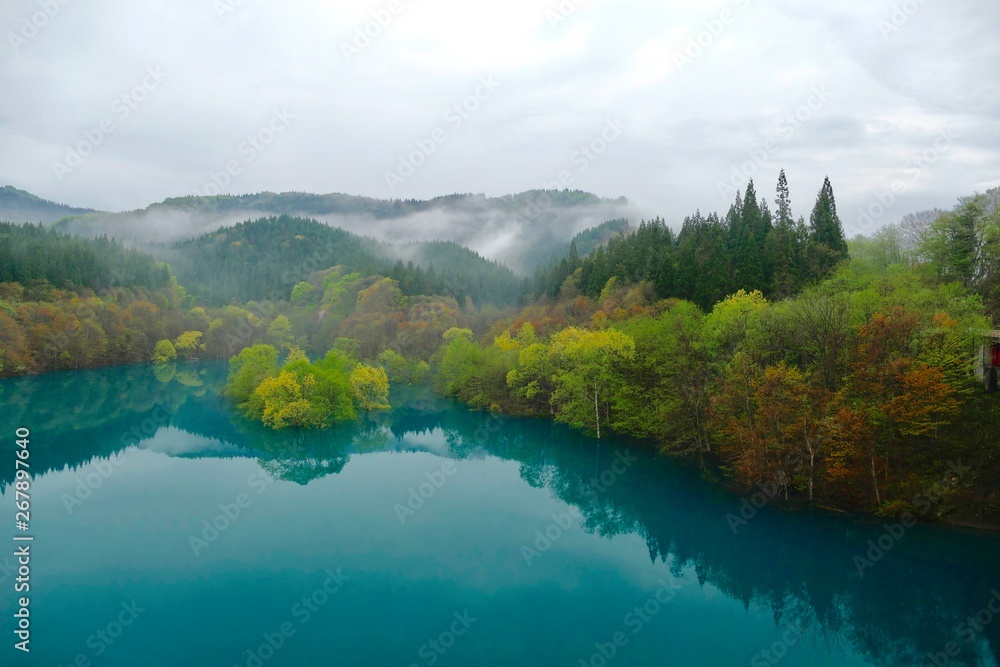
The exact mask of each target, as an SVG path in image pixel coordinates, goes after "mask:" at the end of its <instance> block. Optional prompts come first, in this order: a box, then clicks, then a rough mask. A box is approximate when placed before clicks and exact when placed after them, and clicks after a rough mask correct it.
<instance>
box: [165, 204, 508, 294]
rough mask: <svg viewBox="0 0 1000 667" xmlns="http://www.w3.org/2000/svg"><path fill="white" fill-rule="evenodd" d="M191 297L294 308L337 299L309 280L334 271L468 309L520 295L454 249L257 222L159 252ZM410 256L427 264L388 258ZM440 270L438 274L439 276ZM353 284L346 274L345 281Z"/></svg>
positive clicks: (299, 221)
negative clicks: (285, 301) (386, 281)
mask: <svg viewBox="0 0 1000 667" xmlns="http://www.w3.org/2000/svg"><path fill="white" fill-rule="evenodd" d="M158 252H159V254H160V255H162V256H163V257H164V258H165V259H167V260H168V261H169V262H170V264H171V266H172V267H173V269H174V271H175V272H176V274H177V276H178V277H179V278H180V280H181V282H183V283H184V284H185V285H186V286H187V287H188V288H189V289H190V290H191V292H192V293H193V294H195V295H197V296H198V298H199V299H200V300H201V301H202V302H203V303H206V304H211V305H223V304H226V303H230V302H231V301H232V300H233V299H235V300H237V301H239V302H246V301H250V300H258V299H277V298H280V297H284V295H286V294H290V299H291V301H292V303H293V304H295V305H297V306H306V305H309V304H311V303H312V302H313V300H314V299H316V298H323V299H326V300H331V299H335V298H336V297H337V290H336V289H334V290H333V292H332V293H331V292H330V288H331V287H333V285H326V284H323V285H321V284H319V283H317V284H313V283H312V282H310V280H309V277H310V276H311V275H312V274H314V273H316V272H319V271H325V270H328V269H330V268H332V267H342V268H344V269H345V270H347V271H350V272H355V273H357V274H358V276H373V275H383V276H388V277H391V278H392V279H393V280H395V281H396V282H397V284H398V286H399V287H400V288H401V289H402V293H403V294H404V295H406V296H413V295H431V294H439V295H444V296H451V297H453V298H455V299H456V300H458V301H459V302H460V303H462V304H463V305H464V302H465V297H466V296H468V297H470V298H471V299H472V301H473V303H475V304H483V303H493V304H496V305H505V304H508V303H513V302H515V301H516V300H517V299H518V298H519V297H520V296H521V294H522V285H521V281H520V279H518V278H517V277H516V276H515V275H514V274H513V273H512V272H511V271H510V270H509V269H508V268H506V267H505V266H502V265H500V264H498V263H496V262H492V261H489V260H487V259H484V258H483V257H481V256H479V255H478V254H476V253H474V252H472V251H471V250H468V249H467V248H463V247H461V246H458V245H456V244H453V243H442V242H434V243H425V244H418V245H412V246H410V247H402V248H396V247H394V246H389V245H385V244H380V243H378V242H376V241H374V240H373V239H370V238H365V237H361V236H357V235H355V234H352V233H350V232H347V231H345V230H343V229H339V228H336V227H330V226H329V225H325V224H323V223H320V222H317V221H316V220H309V219H304V218H297V217H289V216H286V215H282V216H279V217H271V218H260V219H257V220H251V221H247V222H241V223H239V224H237V225H234V226H232V227H226V228H224V229H220V230H218V231H215V232H212V233H210V234H206V235H204V236H201V237H199V238H196V239H192V240H189V241H184V242H181V243H178V244H176V245H174V246H172V247H171V248H168V249H161V250H159V251H158ZM395 252H406V253H408V254H416V255H418V256H422V257H425V258H426V260H425V261H426V263H427V267H426V268H425V267H424V266H421V264H420V262H419V261H418V262H410V263H408V264H405V265H404V264H403V263H402V262H401V261H398V262H396V263H395V264H393V262H392V261H391V260H389V259H387V257H389V256H391V255H392V254H393V253H395ZM435 267H437V269H436V270H435ZM348 278H353V276H352V275H351V274H350V273H349V274H348V276H345V279H348Z"/></svg>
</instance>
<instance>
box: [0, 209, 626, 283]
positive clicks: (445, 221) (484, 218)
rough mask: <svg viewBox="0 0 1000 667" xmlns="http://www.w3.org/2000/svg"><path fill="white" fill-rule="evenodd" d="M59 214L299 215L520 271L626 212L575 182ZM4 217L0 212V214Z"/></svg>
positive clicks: (134, 226) (129, 232)
mask: <svg viewBox="0 0 1000 667" xmlns="http://www.w3.org/2000/svg"><path fill="white" fill-rule="evenodd" d="M74 213H79V212H73V213H70V212H67V213H66V214H65V215H66V216H67V217H65V218H64V219H62V220H59V221H58V222H56V223H55V226H56V228H58V229H59V230H61V231H65V232H70V233H73V234H77V235H81V236H102V235H107V236H110V237H114V238H118V239H121V240H125V241H128V242H130V243H136V244H150V243H156V244H162V243H166V244H170V243H176V242H180V241H184V240H186V239H190V238H194V237H198V236H203V235H205V234H208V233H211V232H214V231H216V230H218V229H220V228H223V227H229V226H232V225H235V224H238V223H240V222H243V221H245V220H248V219H258V218H266V217H279V216H289V217H305V218H312V219H316V220H318V221H320V222H323V223H325V224H328V225H330V226H331V227H340V228H342V229H345V230H347V231H350V232H353V233H355V234H358V235H360V236H366V237H371V238H374V239H376V240H378V241H382V242H392V243H407V242H427V241H451V242H454V243H457V244H459V245H461V246H464V247H467V248H471V249H472V250H475V251H477V252H479V254H481V255H483V256H484V257H487V258H489V259H491V260H495V261H499V262H502V263H504V264H505V265H507V266H508V267H510V268H512V269H513V270H515V271H517V272H519V273H521V274H523V275H530V274H531V272H532V271H534V269H535V267H537V266H539V265H547V264H549V263H550V262H551V261H552V260H553V259H554V258H555V259H558V258H560V257H562V256H563V255H564V254H565V252H566V249H567V245H568V242H569V239H571V238H572V237H573V235H574V234H576V233H577V232H579V231H580V230H582V229H586V228H590V227H595V226H598V225H600V224H601V223H603V222H605V221H606V220H611V219H616V218H626V217H629V216H632V215H634V214H635V209H634V207H633V206H632V205H631V204H630V203H629V202H628V201H627V200H625V199H623V198H619V199H604V198H601V197H597V196H596V195H593V194H590V193H587V192H581V191H578V190H531V191H528V192H522V193H519V194H515V195H508V196H504V197H487V196H485V195H483V194H455V195H448V196H444V197H435V198H434V199H429V200H414V199H405V200H404V199H373V198H370V197H357V196H350V195H344V194H324V195H317V194H309V193H304V192H284V193H273V192H261V193H256V194H247V195H215V196H211V195H206V196H192V197H174V198H170V199H166V200H164V201H162V202H160V203H156V204H151V205H150V206H147V207H145V208H142V209H138V210H135V211H125V212H121V213H111V212H106V211H94V212H89V213H82V214H74ZM2 219H4V218H3V217H0V220H2Z"/></svg>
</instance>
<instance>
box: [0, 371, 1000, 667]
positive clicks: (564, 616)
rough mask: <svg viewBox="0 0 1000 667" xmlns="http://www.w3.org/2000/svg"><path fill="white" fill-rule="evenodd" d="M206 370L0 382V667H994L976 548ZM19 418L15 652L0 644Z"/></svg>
mask: <svg viewBox="0 0 1000 667" xmlns="http://www.w3.org/2000/svg"><path fill="white" fill-rule="evenodd" d="M225 372H226V365H225V364H224V363H221V364H220V363H206V364H194V365H178V366H177V367H166V368H159V369H154V368H153V367H152V366H147V365H138V366H128V367H121V368H112V369H100V370H94V371H80V372H70V373H56V374H51V375H46V376H41V377H36V378H27V379H21V380H10V381H4V382H2V383H0V405H2V413H0V434H2V438H3V439H2V441H0V471H2V472H0V485H2V498H0V508H2V510H0V518H2V520H3V521H4V522H6V523H7V526H8V528H7V530H4V531H2V533H3V539H5V540H6V541H7V544H6V545H5V546H4V547H3V549H2V551H0V591H2V596H0V611H2V614H3V618H4V622H3V627H4V632H3V637H4V642H5V645H4V646H3V647H2V649H0V653H2V655H3V660H2V664H3V665H22V664H23V665H47V666H50V667H55V666H57V665H63V666H68V665H81V666H85V665H95V666H119V665H120V666H127V667H139V666H143V667H154V666H159V665H164V666H171V667H175V666H188V665H193V666H202V665H204V666H213V667H234V666H239V667H254V666H257V667H263V666H268V667H270V666H279V665H280V666H285V665H288V666H311V665H324V666H325V665H373V666H377V667H380V666H383V665H385V666H400V667H409V666H411V665H417V666H431V665H442V666H449V665H455V666H459V665H461V666H470V665H472V666H479V665H483V666H491V665H497V666H499V665H539V666H542V665H544V666H559V665H565V666H566V667H579V666H580V665H584V666H588V665H589V666H592V667H602V666H604V665H608V666H619V665H620V666H626V665H634V666H647V665H648V666H653V665H656V666H660V665H663V666H670V665H681V666H692V665H698V666H700V665H707V666H726V665H749V666H751V667H759V666H762V665H779V664H780V665H787V666H789V667H791V666H798V665H808V666H818V667H823V666H827V665H829V666H835V665H836V666H854V665H926V664H929V665H943V664H952V665H981V666H992V665H996V664H997V661H996V655H997V654H998V653H1000V614H997V615H996V616H997V619H996V620H993V616H994V613H993V612H992V611H989V608H990V605H991V604H992V605H993V606H994V608H995V609H997V610H998V611H1000V593H997V591H1000V536H998V535H997V534H993V533H986V532H976V531H972V530H965V529H960V528H952V527H945V526H916V527H913V528H910V529H907V530H905V531H904V532H902V533H901V534H898V536H893V537H891V539H890V537H886V536H887V535H889V532H888V529H887V528H886V523H887V522H885V521H882V520H879V519H875V518H870V517H867V518H866V517H853V516H848V515H844V514H835V513H827V512H822V511H818V510H798V511H788V510H783V509H780V508H777V507H773V506H772V505H773V503H769V504H768V505H765V506H764V507H763V508H762V509H760V510H759V511H757V512H756V514H755V515H754V516H752V517H751V518H749V520H747V521H746V522H745V523H740V524H738V525H737V524H734V522H733V521H732V517H731V516H730V515H738V514H739V512H740V511H741V500H742V499H741V497H740V496H739V495H736V494H734V493H732V492H729V491H727V490H725V489H724V488H722V487H721V486H720V485H718V484H712V483H710V482H708V481H705V480H704V479H702V478H701V476H700V475H699V472H698V470H696V469H695V468H693V467H691V466H687V465H684V464H682V463H681V462H678V461H674V460H671V459H667V458H663V457H659V456H656V455H655V454H654V452H653V451H652V449H651V448H650V447H649V446H648V445H644V444H643V443H640V442H633V441H627V440H623V439H604V440H601V441H597V440H595V439H592V438H588V437H585V436H584V435H582V434H580V433H578V432H575V431H573V430H571V429H568V428H566V427H563V426H561V425H556V424H552V423H550V422H549V421H546V420H534V419H531V420H529V419H515V418H505V417H501V416H495V417H492V416H490V415H489V414H486V413H478V412H472V411H469V410H467V409H465V408H464V407H462V406H460V405H457V404H455V403H453V402H450V401H447V400H444V399H441V398H439V397H435V396H434V395H433V394H432V393H430V392H429V391H427V390H426V389H422V388H410V389H406V390H400V391H394V394H393V396H392V403H393V406H394V409H393V410H391V411H388V412H386V413H384V414H380V415H377V416H375V417H373V418H372V419H370V420H368V421H365V422H363V423H359V424H352V425H348V426H345V427H339V428H334V429H329V430H327V431H324V432H319V433H305V434H303V433H274V432H268V431H265V430H263V429H262V428H260V427H258V426H257V425H254V424H251V423H248V422H246V421H245V420H243V419H242V418H241V417H240V416H239V415H238V414H236V413H235V412H234V411H233V410H232V408H231V407H230V406H229V405H227V403H226V402H225V401H224V400H223V399H222V398H221V397H220V396H219V391H220V389H221V386H222V384H223V383H224V380H225ZM19 427H26V428H28V429H30V431H31V437H30V452H31V455H30V465H31V470H32V473H33V475H34V479H33V482H32V486H31V491H30V495H31V505H32V507H31V528H30V534H31V535H32V536H33V537H34V541H33V542H32V543H31V553H32V557H31V558H32V559H31V575H30V576H31V581H30V585H31V590H30V598H31V604H30V611H31V643H30V648H31V652H30V654H25V653H23V652H21V651H18V650H15V648H14V643H15V642H16V641H17V638H16V636H15V635H14V634H13V630H14V627H15V619H14V617H13V614H14V612H15V610H16V609H17V606H18V603H17V598H18V597H20V595H22V594H15V592H14V585H15V581H16V579H15V578H16V576H17V563H16V558H15V557H14V555H13V554H14V549H15V544H19V543H15V542H14V541H13V540H12V537H13V536H14V535H15V534H17V531H16V530H15V525H14V513H15V507H14V503H15V499H14V489H13V487H12V482H13V481H14V469H15V463H14V458H15V451H16V445H15V442H14V441H15V435H14V434H15V431H16V429H17V428H19ZM742 507H743V509H744V512H745V513H746V514H749V512H747V511H746V505H743V506H742ZM727 517H729V518H727ZM734 528H735V529H734ZM880 538H881V544H882V545H883V546H886V545H887V546H888V547H889V548H888V549H881V548H879V547H878V545H879V540H880ZM873 547H874V548H876V549H878V550H879V553H875V554H874V555H877V556H879V558H878V560H877V561H872V562H871V566H870V567H863V568H859V565H858V557H861V558H865V559H867V556H866V554H868V553H869V552H870V551H871V550H872V548H873ZM859 569H860V570H862V571H860V572H859ZM977 614H978V615H979V619H980V620H979V621H978V622H977V621H975V618H976V616H977ZM987 615H988V618H987ZM970 616H971V617H972V618H973V624H974V626H975V627H972V626H970V625H968V623H969V622H968V621H967V620H966V619H967V618H968V617H970ZM984 621H985V622H984ZM976 628H978V629H976ZM949 643H951V646H949ZM949 649H950V650H951V651H952V653H955V654H956V655H955V656H954V657H948V656H947V653H946V651H947V650H949Z"/></svg>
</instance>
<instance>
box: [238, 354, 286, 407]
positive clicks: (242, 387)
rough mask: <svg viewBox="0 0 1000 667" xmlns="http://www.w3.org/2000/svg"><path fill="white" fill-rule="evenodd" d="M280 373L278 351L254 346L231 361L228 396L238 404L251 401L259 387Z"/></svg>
mask: <svg viewBox="0 0 1000 667" xmlns="http://www.w3.org/2000/svg"><path fill="white" fill-rule="evenodd" d="M277 373H278V350H277V349H275V347H274V346H273V345H253V346H251V347H248V348H246V349H245V350H243V351H241V352H240V353H239V354H237V355H236V356H234V357H233V358H232V359H230V360H229V377H228V378H227V380H226V395H227V396H229V397H230V398H231V399H232V400H233V401H235V402H236V403H238V404H241V405H242V404H244V403H246V402H247V401H249V400H250V397H251V396H252V395H253V393H254V391H255V390H256V389H257V387H258V385H260V383H261V382H263V381H264V380H265V379H266V378H269V377H273V376H275V375H277Z"/></svg>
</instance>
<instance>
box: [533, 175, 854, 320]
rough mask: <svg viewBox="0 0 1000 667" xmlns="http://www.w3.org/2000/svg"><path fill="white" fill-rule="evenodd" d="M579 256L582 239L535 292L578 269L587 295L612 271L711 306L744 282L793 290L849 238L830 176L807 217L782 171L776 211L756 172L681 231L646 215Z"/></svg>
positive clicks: (820, 273) (548, 289) (538, 281)
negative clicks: (721, 205)
mask: <svg viewBox="0 0 1000 667" xmlns="http://www.w3.org/2000/svg"><path fill="white" fill-rule="evenodd" d="M581 256H582V255H581V253H580V247H579V245H578V247H577V249H576V252H575V253H572V252H571V253H570V255H569V257H568V258H567V259H566V260H565V261H564V262H562V263H560V264H559V265H558V266H556V267H554V268H553V269H552V270H551V271H550V272H549V273H548V274H547V275H541V276H536V277H535V283H534V284H535V291H536V293H539V294H541V293H546V294H549V295H550V296H555V295H556V294H557V293H558V291H559V289H560V288H561V287H562V285H563V282H564V281H565V280H566V278H568V277H569V276H570V275H573V274H574V272H575V271H576V270H577V269H579V270H580V275H579V278H578V280H576V282H575V284H576V286H577V288H578V289H579V290H580V292H581V293H582V294H584V295H586V296H588V297H597V296H599V295H600V294H601V291H602V290H603V289H604V288H605V286H606V285H607V284H608V281H609V280H610V279H611V278H616V279H617V280H624V281H628V282H633V283H636V282H643V281H647V282H649V284H650V285H651V286H652V288H653V290H654V291H655V293H656V296H657V297H659V298H669V297H676V298H680V299H685V300H688V301H693V302H694V303H696V304H698V305H699V306H701V307H702V308H705V309H708V308H711V307H712V305H713V304H715V303H716V302H718V301H720V300H721V299H723V298H725V297H726V295H728V294H732V293H733V292H735V291H737V290H740V289H745V290H761V291H762V292H764V293H765V294H766V295H768V296H770V297H778V298H781V297H784V296H789V295H792V294H795V293H796V292H798V291H799V290H800V289H802V288H803V287H804V286H806V285H808V284H810V283H812V282H815V281H816V280H818V279H821V278H822V277H824V276H826V275H829V273H830V272H831V271H832V270H833V268H834V267H835V266H836V265H837V264H838V263H839V262H840V261H842V260H844V259H846V257H847V242H846V240H845V238H844V230H843V227H842V226H841V223H840V221H839V218H838V216H837V204H836V200H835V198H834V194H833V186H832V185H831V184H830V181H829V179H827V180H825V181H824V182H823V186H822V188H821V189H820V192H819V194H818V195H817V197H816V201H815V203H814V205H813V208H812V213H811V214H810V216H809V222H808V223H806V221H805V219H804V218H802V217H799V218H798V219H797V220H796V219H795V218H794V217H793V214H792V205H791V197H790V195H789V192H788V182H787V180H786V178H785V172H784V171H782V172H781V174H780V175H779V177H778V185H777V196H776V198H775V210H774V212H773V213H772V212H771V209H770V207H769V206H768V204H767V200H766V198H764V197H760V198H758V196H757V192H756V189H755V187H754V183H753V181H752V180H751V181H750V183H749V185H748V186H747V189H746V193H745V194H744V195H743V196H740V195H739V194H737V197H736V201H735V202H733V204H732V206H730V208H729V211H728V212H727V213H726V215H725V216H724V217H720V216H719V215H718V214H716V213H710V214H708V215H707V216H703V215H702V214H701V212H700V211H699V212H696V213H695V214H694V215H692V216H688V217H686V218H685V219H684V222H683V225H682V226H681V229H680V231H679V232H677V233H675V232H674V230H673V229H672V228H671V227H670V226H669V225H668V224H667V223H666V222H665V221H664V220H662V219H660V218H656V219H654V220H650V221H643V222H642V223H641V224H640V225H639V228H638V229H637V230H636V231H635V232H634V233H621V234H619V235H618V236H617V237H615V238H612V239H610V240H609V241H608V243H607V246H606V247H605V248H598V249H597V251H596V252H594V253H593V254H592V255H591V256H589V257H586V258H582V259H581Z"/></svg>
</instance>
